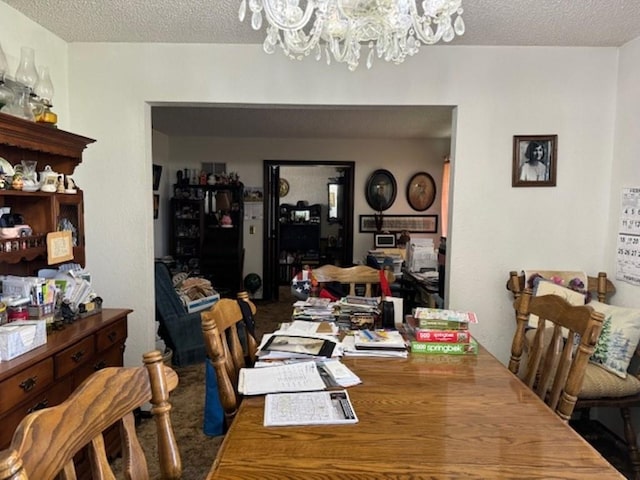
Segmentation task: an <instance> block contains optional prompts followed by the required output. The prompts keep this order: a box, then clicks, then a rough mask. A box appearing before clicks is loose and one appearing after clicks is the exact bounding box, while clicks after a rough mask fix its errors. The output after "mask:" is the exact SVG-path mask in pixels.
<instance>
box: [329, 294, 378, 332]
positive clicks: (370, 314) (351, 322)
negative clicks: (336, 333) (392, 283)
mask: <svg viewBox="0 0 640 480" xmlns="http://www.w3.org/2000/svg"><path fill="white" fill-rule="evenodd" d="M380 302H381V298H380V297H361V296H357V295H347V296H346V297H343V298H341V299H340V301H339V302H338V303H337V305H338V307H339V309H340V315H339V316H338V319H337V322H338V326H339V327H341V329H343V330H363V329H369V330H372V329H374V328H375V325H376V324H377V323H379V322H378V320H379V318H380V313H381V311H380Z"/></svg>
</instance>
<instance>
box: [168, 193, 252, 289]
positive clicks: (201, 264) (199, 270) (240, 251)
mask: <svg viewBox="0 0 640 480" xmlns="http://www.w3.org/2000/svg"><path fill="white" fill-rule="evenodd" d="M243 195H244V187H243V185H242V183H239V182H238V183H233V184H216V185H175V186H174V197H173V198H172V199H171V203H172V228H171V239H170V240H171V242H170V243H171V245H172V248H171V254H172V255H173V257H174V259H175V261H176V270H180V271H188V272H190V273H192V274H199V275H202V276H203V277H205V278H207V279H208V280H210V281H211V284H212V285H213V288H214V289H216V291H218V293H220V295H222V296H235V294H236V293H237V292H238V291H239V290H241V289H242V288H243V287H242V281H243V278H242V269H243V265H244V246H243V224H244V202H243Z"/></svg>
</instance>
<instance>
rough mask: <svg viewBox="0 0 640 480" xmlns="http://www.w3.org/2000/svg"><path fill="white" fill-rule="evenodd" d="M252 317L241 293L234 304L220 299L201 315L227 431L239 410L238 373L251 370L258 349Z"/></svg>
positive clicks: (252, 308) (248, 302) (253, 308)
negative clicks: (247, 367) (247, 368)
mask: <svg viewBox="0 0 640 480" xmlns="http://www.w3.org/2000/svg"><path fill="white" fill-rule="evenodd" d="M255 314H256V306H255V305H254V304H253V302H251V300H249V297H248V295H247V292H240V293H239V294H238V299H237V300H234V299H230V298H221V299H220V300H218V301H217V302H216V303H215V304H214V305H213V307H211V309H209V310H206V311H203V312H201V319H202V333H203V335H204V342H205V346H206V348H207V354H208V357H209V359H208V361H210V362H211V364H212V365H213V367H214V370H215V372H216V379H217V381H218V395H219V398H220V404H221V405H222V409H223V410H224V416H225V423H226V426H227V427H228V426H230V425H231V423H232V422H233V419H234V417H235V415H236V413H237V412H238V407H239V406H240V400H241V396H240V394H239V393H238V376H239V374H240V369H241V368H244V367H245V366H251V365H252V364H253V363H254V362H255V359H256V351H257V349H258V346H257V343H256V340H255V336H254V335H255V333H254V331H253V326H252V325H251V322H252V321H253V319H252V317H253V315H255ZM250 317H251V318H250Z"/></svg>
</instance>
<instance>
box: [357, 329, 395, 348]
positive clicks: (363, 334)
mask: <svg viewBox="0 0 640 480" xmlns="http://www.w3.org/2000/svg"><path fill="white" fill-rule="evenodd" d="M353 336H354V340H355V342H354V344H355V347H356V350H379V349H383V350H406V349H407V345H406V343H405V340H404V338H403V337H402V335H400V332H397V331H395V330H390V331H386V330H358V331H355V332H354V333H353Z"/></svg>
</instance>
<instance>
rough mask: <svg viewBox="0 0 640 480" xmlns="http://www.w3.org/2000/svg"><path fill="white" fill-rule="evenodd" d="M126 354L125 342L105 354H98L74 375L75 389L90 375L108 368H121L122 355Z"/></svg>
mask: <svg viewBox="0 0 640 480" xmlns="http://www.w3.org/2000/svg"><path fill="white" fill-rule="evenodd" d="M123 352H124V342H121V343H119V344H116V345H114V346H112V347H111V348H110V349H108V350H105V351H103V352H98V353H97V354H96V356H95V357H94V358H93V359H92V360H91V362H88V363H87V364H85V365H83V366H82V367H81V368H80V369H79V370H78V371H77V373H74V374H73V377H74V385H73V388H77V387H78V385H80V384H81V383H82V382H83V381H84V380H85V379H86V378H87V377H88V376H89V375H91V374H92V373H93V372H97V371H98V370H102V369H103V368H106V367H121V366H122V363H123V362H122V353H123Z"/></svg>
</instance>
